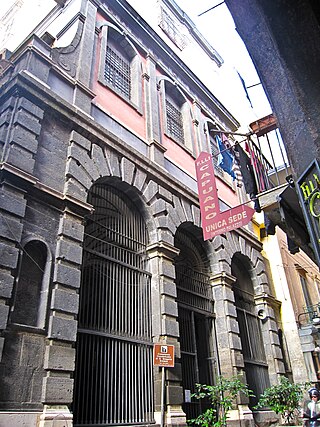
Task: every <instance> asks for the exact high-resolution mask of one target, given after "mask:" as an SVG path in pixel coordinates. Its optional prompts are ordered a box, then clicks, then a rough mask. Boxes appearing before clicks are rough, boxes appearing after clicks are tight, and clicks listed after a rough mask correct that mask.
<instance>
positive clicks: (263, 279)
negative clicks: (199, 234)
mask: <svg viewBox="0 0 320 427" xmlns="http://www.w3.org/2000/svg"><path fill="white" fill-rule="evenodd" d="M236 253H239V254H242V255H243V256H245V257H246V259H247V260H248V262H249V265H250V277H251V280H252V283H253V286H254V291H255V294H259V293H263V292H268V289H269V284H268V278H267V274H266V271H265V265H264V261H263V257H262V255H261V247H260V245H259V244H257V243H256V242H253V241H252V240H251V239H246V238H245V237H244V236H243V235H242V233H241V234H240V233H238V232H236V231H235V232H230V233H228V234H225V235H220V236H217V237H215V238H214V239H213V241H212V256H213V260H214V264H213V269H214V271H215V272H219V271H225V272H226V273H228V274H231V261H232V257H233V256H234V254H236Z"/></svg>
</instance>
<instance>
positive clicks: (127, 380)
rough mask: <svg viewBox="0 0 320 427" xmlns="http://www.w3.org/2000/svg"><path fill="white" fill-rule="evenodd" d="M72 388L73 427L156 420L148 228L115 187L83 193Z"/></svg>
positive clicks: (140, 422)
mask: <svg viewBox="0 0 320 427" xmlns="http://www.w3.org/2000/svg"><path fill="white" fill-rule="evenodd" d="M88 202H89V203H90V204H92V205H93V206H94V213H92V214H91V215H90V216H88V217H87V218H86V225H85V238H84V244H83V263H82V278H81V287H80V307H79V317H78V337H77V351H76V369H75V385H74V408H73V412H74V425H75V426H77V425H90V426H104V425H125V424H131V425H135V424H140V425H145V424H149V423H150V422H153V377H152V369H153V366H152V362H153V361H152V334H151V305H150V298H151V289H150V274H149V273H148V272H147V271H146V245H147V240H148V236H147V229H146V225H145V221H144V219H143V218H142V216H141V214H140V212H139V210H138V209H137V207H136V205H135V204H134V203H133V202H132V199H131V198H129V197H128V196H127V195H126V194H125V193H123V192H121V191H119V190H118V189H117V188H116V187H113V186H109V185H105V184H103V183H101V184H98V183H97V184H95V185H94V186H93V187H92V188H91V190H90V192H89V195H88Z"/></svg>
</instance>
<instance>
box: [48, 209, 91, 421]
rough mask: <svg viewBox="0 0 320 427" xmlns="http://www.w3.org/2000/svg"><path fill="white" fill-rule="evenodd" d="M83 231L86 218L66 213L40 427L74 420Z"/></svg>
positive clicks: (62, 222) (60, 239)
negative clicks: (74, 346) (74, 373)
mask: <svg viewBox="0 0 320 427" xmlns="http://www.w3.org/2000/svg"><path fill="white" fill-rule="evenodd" d="M83 230H84V227H83V223H82V217H79V216H77V215H75V214H74V213H72V212H70V211H68V210H66V211H65V212H64V214H63V215H62V217H61V220H60V226H59V232H58V242H57V252H56V263H55V271H54V277H53V283H54V287H53V291H52V299H51V307H50V308H51V312H50V319H49V331H48V338H49V342H48V344H47V347H46V353H45V362H44V369H45V370H46V377H45V378H44V380H43V388H42V402H43V403H44V412H43V414H42V416H41V422H40V427H50V426H53V425H54V426H56V425H60V424H61V427H62V426H63V425H64V424H63V422H64V423H65V422H66V421H68V420H72V415H71V414H70V411H69V409H68V405H70V404H71V402H72V396H73V379H72V378H71V373H72V372H73V371H74V368H75V349H74V348H73V347H72V344H73V343H75V341H76V334H77V321H76V319H75V316H76V314H77V313H78V304H79V294H78V292H77V291H78V289H79V287H80V266H81V262H82V240H83ZM68 422H69V421H68ZM53 423H54V424H53ZM59 423H60V424H59Z"/></svg>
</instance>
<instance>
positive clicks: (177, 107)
mask: <svg viewBox="0 0 320 427" xmlns="http://www.w3.org/2000/svg"><path fill="white" fill-rule="evenodd" d="M160 88H161V98H162V112H163V128H164V133H165V134H166V135H167V136H168V137H169V138H171V139H173V140H174V141H175V142H177V143H179V144H181V145H183V146H185V147H186V148H188V149H189V150H190V151H193V149H194V144H193V136H192V130H191V124H192V112H191V109H190V105H189V103H188V101H187V99H186V97H185V96H184V95H183V94H182V92H181V91H180V90H179V89H178V88H177V86H175V85H174V84H173V83H172V82H171V81H170V80H168V79H166V78H165V79H163V80H161V82H160Z"/></svg>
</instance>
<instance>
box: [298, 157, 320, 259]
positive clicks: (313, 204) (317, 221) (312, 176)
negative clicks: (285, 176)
mask: <svg viewBox="0 0 320 427" xmlns="http://www.w3.org/2000/svg"><path fill="white" fill-rule="evenodd" d="M298 193H299V198H300V202H301V205H302V209H303V213H304V217H305V220H306V224H307V227H308V231H309V235H310V240H311V243H312V246H313V249H314V253H315V257H316V259H317V262H318V265H319V266H320V168H319V162H318V161H317V160H314V161H313V162H312V163H311V164H310V165H309V167H308V168H307V170H306V171H305V172H304V173H303V174H302V175H301V177H300V178H299V179H298Z"/></svg>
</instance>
